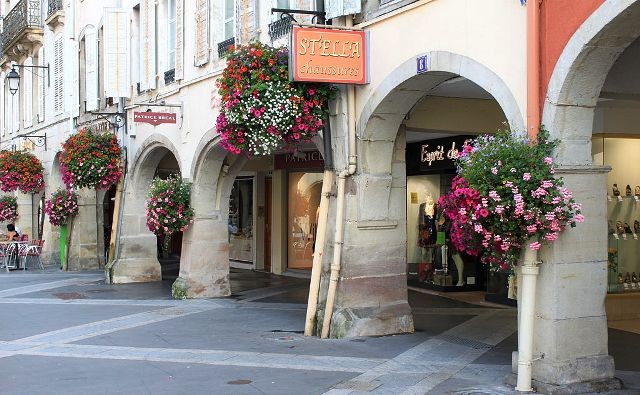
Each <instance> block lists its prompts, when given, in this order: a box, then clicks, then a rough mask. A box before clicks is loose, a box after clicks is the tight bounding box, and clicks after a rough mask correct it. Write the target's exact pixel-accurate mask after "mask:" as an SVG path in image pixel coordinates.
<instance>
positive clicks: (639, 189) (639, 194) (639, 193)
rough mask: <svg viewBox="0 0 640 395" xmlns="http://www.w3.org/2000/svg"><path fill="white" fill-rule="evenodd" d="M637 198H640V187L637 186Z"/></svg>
mask: <svg viewBox="0 0 640 395" xmlns="http://www.w3.org/2000/svg"><path fill="white" fill-rule="evenodd" d="M634 194H635V195H636V196H638V197H640V185H636V189H635V193H634Z"/></svg>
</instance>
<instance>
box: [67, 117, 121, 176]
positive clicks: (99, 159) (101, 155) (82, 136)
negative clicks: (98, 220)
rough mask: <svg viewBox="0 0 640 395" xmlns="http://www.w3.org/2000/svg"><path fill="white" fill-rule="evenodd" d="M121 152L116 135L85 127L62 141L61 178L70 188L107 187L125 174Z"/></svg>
mask: <svg viewBox="0 0 640 395" xmlns="http://www.w3.org/2000/svg"><path fill="white" fill-rule="evenodd" d="M121 154H122V149H121V148H120V145H119V144H118V138H117V137H116V135H115V134H113V133H97V132H93V131H91V130H90V129H82V130H80V131H79V132H78V133H76V134H73V135H71V136H70V137H69V138H68V139H67V140H66V141H65V142H64V143H63V144H62V152H61V154H60V170H61V172H62V180H63V181H64V183H65V185H66V186H67V188H69V189H71V188H95V189H107V188H109V187H110V186H111V185H113V184H115V183H116V182H118V180H119V179H120V177H122V167H121V166H120V156H121Z"/></svg>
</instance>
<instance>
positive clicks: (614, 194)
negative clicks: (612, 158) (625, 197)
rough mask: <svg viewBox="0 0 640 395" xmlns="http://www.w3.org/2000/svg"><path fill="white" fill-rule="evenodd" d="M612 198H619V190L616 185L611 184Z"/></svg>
mask: <svg viewBox="0 0 640 395" xmlns="http://www.w3.org/2000/svg"><path fill="white" fill-rule="evenodd" d="M613 196H620V190H619V189H618V184H613Z"/></svg>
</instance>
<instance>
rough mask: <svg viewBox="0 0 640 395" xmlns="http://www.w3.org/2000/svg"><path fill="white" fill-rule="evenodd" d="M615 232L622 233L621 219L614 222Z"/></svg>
mask: <svg viewBox="0 0 640 395" xmlns="http://www.w3.org/2000/svg"><path fill="white" fill-rule="evenodd" d="M616 232H617V233H618V234H619V235H622V234H624V225H622V221H617V222H616Z"/></svg>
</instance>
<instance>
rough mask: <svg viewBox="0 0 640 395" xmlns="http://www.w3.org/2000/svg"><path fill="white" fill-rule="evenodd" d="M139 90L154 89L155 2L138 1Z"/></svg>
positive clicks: (153, 0) (149, 0)
mask: <svg viewBox="0 0 640 395" xmlns="http://www.w3.org/2000/svg"><path fill="white" fill-rule="evenodd" d="M140 56H141V58H140V90H142V91H146V90H149V89H156V2H155V0H141V1H140Z"/></svg>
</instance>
